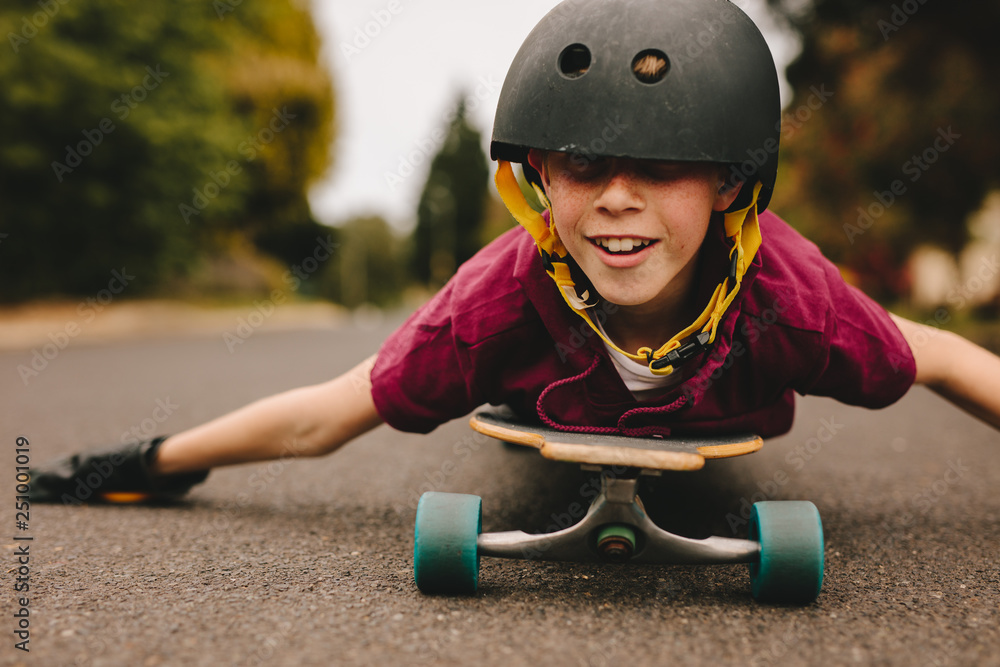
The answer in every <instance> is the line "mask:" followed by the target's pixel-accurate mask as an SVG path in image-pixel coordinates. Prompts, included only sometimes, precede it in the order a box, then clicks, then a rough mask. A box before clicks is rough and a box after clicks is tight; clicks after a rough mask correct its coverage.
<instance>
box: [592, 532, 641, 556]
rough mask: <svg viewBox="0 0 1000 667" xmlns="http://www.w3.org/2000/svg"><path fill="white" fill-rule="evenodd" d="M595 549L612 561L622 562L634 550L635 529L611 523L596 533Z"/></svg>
mask: <svg viewBox="0 0 1000 667" xmlns="http://www.w3.org/2000/svg"><path fill="white" fill-rule="evenodd" d="M597 551H598V552H599V553H600V554H601V557H602V558H604V559H605V560H607V561H610V562H612V563H624V562H625V561H627V560H628V559H629V558H631V557H632V554H633V553H634V552H635V531H634V530H633V529H632V527H631V526H625V525H622V524H611V525H608V526H604V527H603V528H601V530H600V531H599V532H598V533H597Z"/></svg>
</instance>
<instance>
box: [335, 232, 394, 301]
mask: <svg viewBox="0 0 1000 667" xmlns="http://www.w3.org/2000/svg"><path fill="white" fill-rule="evenodd" d="M336 232H337V239H338V245H337V250H336V252H335V254H334V258H333V261H332V262H330V265H329V267H327V269H326V270H325V272H324V275H323V279H322V287H321V292H322V294H323V296H325V297H326V298H328V299H330V300H332V301H337V302H339V303H342V304H344V305H345V306H347V307H348V308H357V307H358V306H361V305H364V304H374V305H377V306H389V305H393V304H395V303H396V302H397V301H398V300H399V297H400V295H401V294H402V291H403V288H404V287H405V286H406V281H407V276H406V250H405V244H404V242H403V241H402V240H401V239H400V238H398V237H397V236H396V234H395V233H394V232H393V231H392V228H391V227H390V226H389V225H388V223H386V221H385V220H383V219H382V218H380V217H362V218H354V219H352V220H349V221H348V222H346V223H345V224H344V225H342V226H341V227H339V228H337V230H336Z"/></svg>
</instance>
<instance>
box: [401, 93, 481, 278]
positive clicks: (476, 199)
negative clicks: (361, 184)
mask: <svg viewBox="0 0 1000 667" xmlns="http://www.w3.org/2000/svg"><path fill="white" fill-rule="evenodd" d="M488 192H489V166H488V163H487V160H486V155H485V154H484V153H483V149H482V135H480V133H479V131H478V130H476V129H475V128H474V127H472V126H471V125H470V124H469V122H468V120H467V119H466V117H465V104H464V103H463V102H462V101H459V103H458V106H457V110H456V112H455V116H454V118H453V119H452V121H451V124H450V126H449V128H448V133H447V135H446V137H445V140H444V145H443V146H442V147H441V150H440V151H439V152H438V153H437V155H435V156H434V159H433V160H432V161H431V166H430V173H429V174H428V176H427V183H426V184H425V185H424V190H423V192H422V193H421V195H420V202H419V204H418V205H417V226H416V229H415V230H414V239H413V242H414V253H413V258H412V261H411V268H412V272H413V276H414V277H415V279H416V280H417V281H419V282H421V283H423V284H425V285H426V284H429V285H432V286H435V287H437V286H440V285H442V284H444V283H445V282H446V281H447V280H448V278H449V277H450V276H451V275H452V274H453V273H454V272H455V269H456V268H458V266H459V265H460V264H462V262H464V261H466V260H467V259H469V258H470V257H472V256H473V255H474V254H475V253H476V252H477V251H478V250H479V249H480V248H481V247H482V245H481V228H482V224H483V218H484V215H485V208H486V204H487V197H488Z"/></svg>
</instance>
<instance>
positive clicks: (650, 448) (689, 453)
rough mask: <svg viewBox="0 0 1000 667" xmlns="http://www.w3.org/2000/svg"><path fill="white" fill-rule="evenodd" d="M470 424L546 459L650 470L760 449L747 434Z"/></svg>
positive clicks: (492, 420) (493, 421)
mask: <svg viewBox="0 0 1000 667" xmlns="http://www.w3.org/2000/svg"><path fill="white" fill-rule="evenodd" d="M469 423H470V425H471V426H472V428H473V429H474V430H476V431H478V432H479V433H482V434H483V435H488V436H490V437H493V438H497V439H499V440H503V441H505V442H509V443H512V444H515V445H524V446H526V447H534V448H535V449H538V450H539V453H540V454H541V455H542V456H544V457H545V458H547V459H552V460H555V461H568V462H572V463H581V464H586V465H596V466H627V467H632V468H645V469H650V470H698V469H700V468H702V467H703V466H704V465H705V459H720V458H728V457H731V456H741V455H743V454H750V453H752V452H756V451H757V450H758V449H760V448H761V447H762V446H763V444H764V441H763V440H762V439H761V438H760V436H757V435H753V434H748V433H741V434H735V435H717V436H712V437H700V436H699V437H692V436H684V437H670V438H654V437H649V438H646V437H628V436H622V435H604V434H594V433H571V432H566V431H557V430H556V429H553V428H549V427H547V426H542V425H539V424H525V423H523V422H521V421H519V420H517V419H516V418H515V417H513V416H508V415H506V414H501V413H497V412H490V411H484V412H477V413H476V414H475V415H473V416H472V419H471V420H470V422H469Z"/></svg>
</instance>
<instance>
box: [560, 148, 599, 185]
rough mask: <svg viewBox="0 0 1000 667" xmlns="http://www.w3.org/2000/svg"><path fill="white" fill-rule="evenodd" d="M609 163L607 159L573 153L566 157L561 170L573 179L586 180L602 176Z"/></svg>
mask: <svg viewBox="0 0 1000 667" xmlns="http://www.w3.org/2000/svg"><path fill="white" fill-rule="evenodd" d="M609 162H610V160H608V158H604V157H598V156H594V155H584V154H582V153H575V154H570V155H567V156H566V160H565V163H564V165H563V168H564V170H565V171H566V172H567V174H568V175H569V176H571V177H573V178H579V179H588V178H594V177H596V176H599V175H601V174H603V173H604V172H605V171H606V170H607V168H608V163H609Z"/></svg>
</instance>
